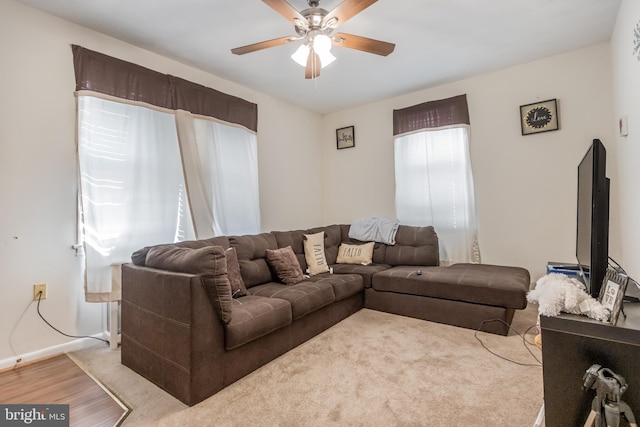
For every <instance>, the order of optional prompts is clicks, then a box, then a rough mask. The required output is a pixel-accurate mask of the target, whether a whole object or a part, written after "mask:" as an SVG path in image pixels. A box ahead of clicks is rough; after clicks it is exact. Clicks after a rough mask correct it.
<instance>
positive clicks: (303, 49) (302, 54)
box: [291, 44, 309, 67]
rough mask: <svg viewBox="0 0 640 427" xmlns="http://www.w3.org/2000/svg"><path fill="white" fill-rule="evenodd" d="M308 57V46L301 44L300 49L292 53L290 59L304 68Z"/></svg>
mask: <svg viewBox="0 0 640 427" xmlns="http://www.w3.org/2000/svg"><path fill="white" fill-rule="evenodd" d="M308 56H309V46H307V45H306V44H301V45H300V47H299V48H298V49H297V50H296V51H295V52H293V55H291V59H293V60H294V61H296V62H297V63H298V64H300V65H302V66H303V67H306V66H307V57H308Z"/></svg>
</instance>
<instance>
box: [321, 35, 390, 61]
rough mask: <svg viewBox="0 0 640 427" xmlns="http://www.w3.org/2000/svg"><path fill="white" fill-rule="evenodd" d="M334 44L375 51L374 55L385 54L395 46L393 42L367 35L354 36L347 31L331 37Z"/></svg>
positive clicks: (370, 51) (364, 50)
mask: <svg viewBox="0 0 640 427" xmlns="http://www.w3.org/2000/svg"><path fill="white" fill-rule="evenodd" d="M332 41H333V44H334V46H342V47H348V48H349V49H357V50H361V51H363V52H369V53H375V54H376V55H382V56H387V55H389V54H390V53H391V52H393V50H394V49H395V48H396V45H395V44H393V43H388V42H383V41H380V40H374V39H369V38H367V37H361V36H354V35H353V34H347V33H336V34H334V35H333V37H332Z"/></svg>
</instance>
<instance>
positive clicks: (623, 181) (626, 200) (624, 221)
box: [611, 0, 640, 280]
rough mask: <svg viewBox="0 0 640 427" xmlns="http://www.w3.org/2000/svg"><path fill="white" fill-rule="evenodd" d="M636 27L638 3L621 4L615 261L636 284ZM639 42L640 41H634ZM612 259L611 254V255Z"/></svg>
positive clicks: (614, 58) (639, 159) (639, 87)
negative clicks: (621, 128) (622, 130)
mask: <svg viewBox="0 0 640 427" xmlns="http://www.w3.org/2000/svg"><path fill="white" fill-rule="evenodd" d="M638 25H640V2H638V1H637V0H624V1H623V2H622V5H621V6H620V10H619V12H618V19H617V21H616V25H615V29H614V32H613V35H612V36H611V63H612V70H613V71H612V72H613V81H614V84H613V93H614V100H615V105H614V117H615V118H616V119H618V118H620V117H622V116H624V115H626V116H627V121H628V125H629V135H628V136H627V137H622V136H620V135H619V134H616V139H615V140H614V141H615V143H616V148H617V153H618V156H617V162H618V180H617V181H616V182H613V181H612V185H615V186H616V187H617V190H618V192H619V200H618V206H617V207H616V208H617V209H618V211H619V212H620V221H619V224H618V227H619V231H620V236H621V241H620V246H621V247H620V248H619V251H618V252H617V253H616V254H615V255H616V256H617V258H616V260H617V261H618V262H619V263H620V264H621V265H622V266H623V267H624V269H625V270H626V271H627V273H629V275H630V276H631V277H633V278H635V279H636V280H640V221H639V220H638V213H639V212H640V192H639V191H638V188H639V187H638V184H639V183H640V60H639V59H638V56H637V55H638V54H640V52H637V54H636V55H634V54H633V50H634V44H633V42H634V29H636V28H637V26H638ZM638 42H640V40H638ZM612 256H614V254H612Z"/></svg>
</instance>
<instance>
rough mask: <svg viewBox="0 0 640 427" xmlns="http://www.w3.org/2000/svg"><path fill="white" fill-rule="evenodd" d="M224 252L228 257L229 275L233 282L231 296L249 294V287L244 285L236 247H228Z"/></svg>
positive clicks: (237, 296)
mask: <svg viewBox="0 0 640 427" xmlns="http://www.w3.org/2000/svg"><path fill="white" fill-rule="evenodd" d="M224 254H225V256H226V257H227V276H229V283H230V284H231V296H232V297H233V298H239V297H243V296H245V295H247V288H246V287H245V286H244V281H243V280H242V275H241V274H240V264H238V254H237V253H236V248H227V249H225V251H224Z"/></svg>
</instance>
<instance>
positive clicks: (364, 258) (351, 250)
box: [336, 242, 375, 265]
mask: <svg viewBox="0 0 640 427" xmlns="http://www.w3.org/2000/svg"><path fill="white" fill-rule="evenodd" d="M374 245H375V242H369V243H365V244H364V245H348V244H346V243H342V244H341V245H340V247H339V248H338V259H337V261H336V262H337V263H338V264H362V265H369V264H371V259H372V258H373V247H374Z"/></svg>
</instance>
